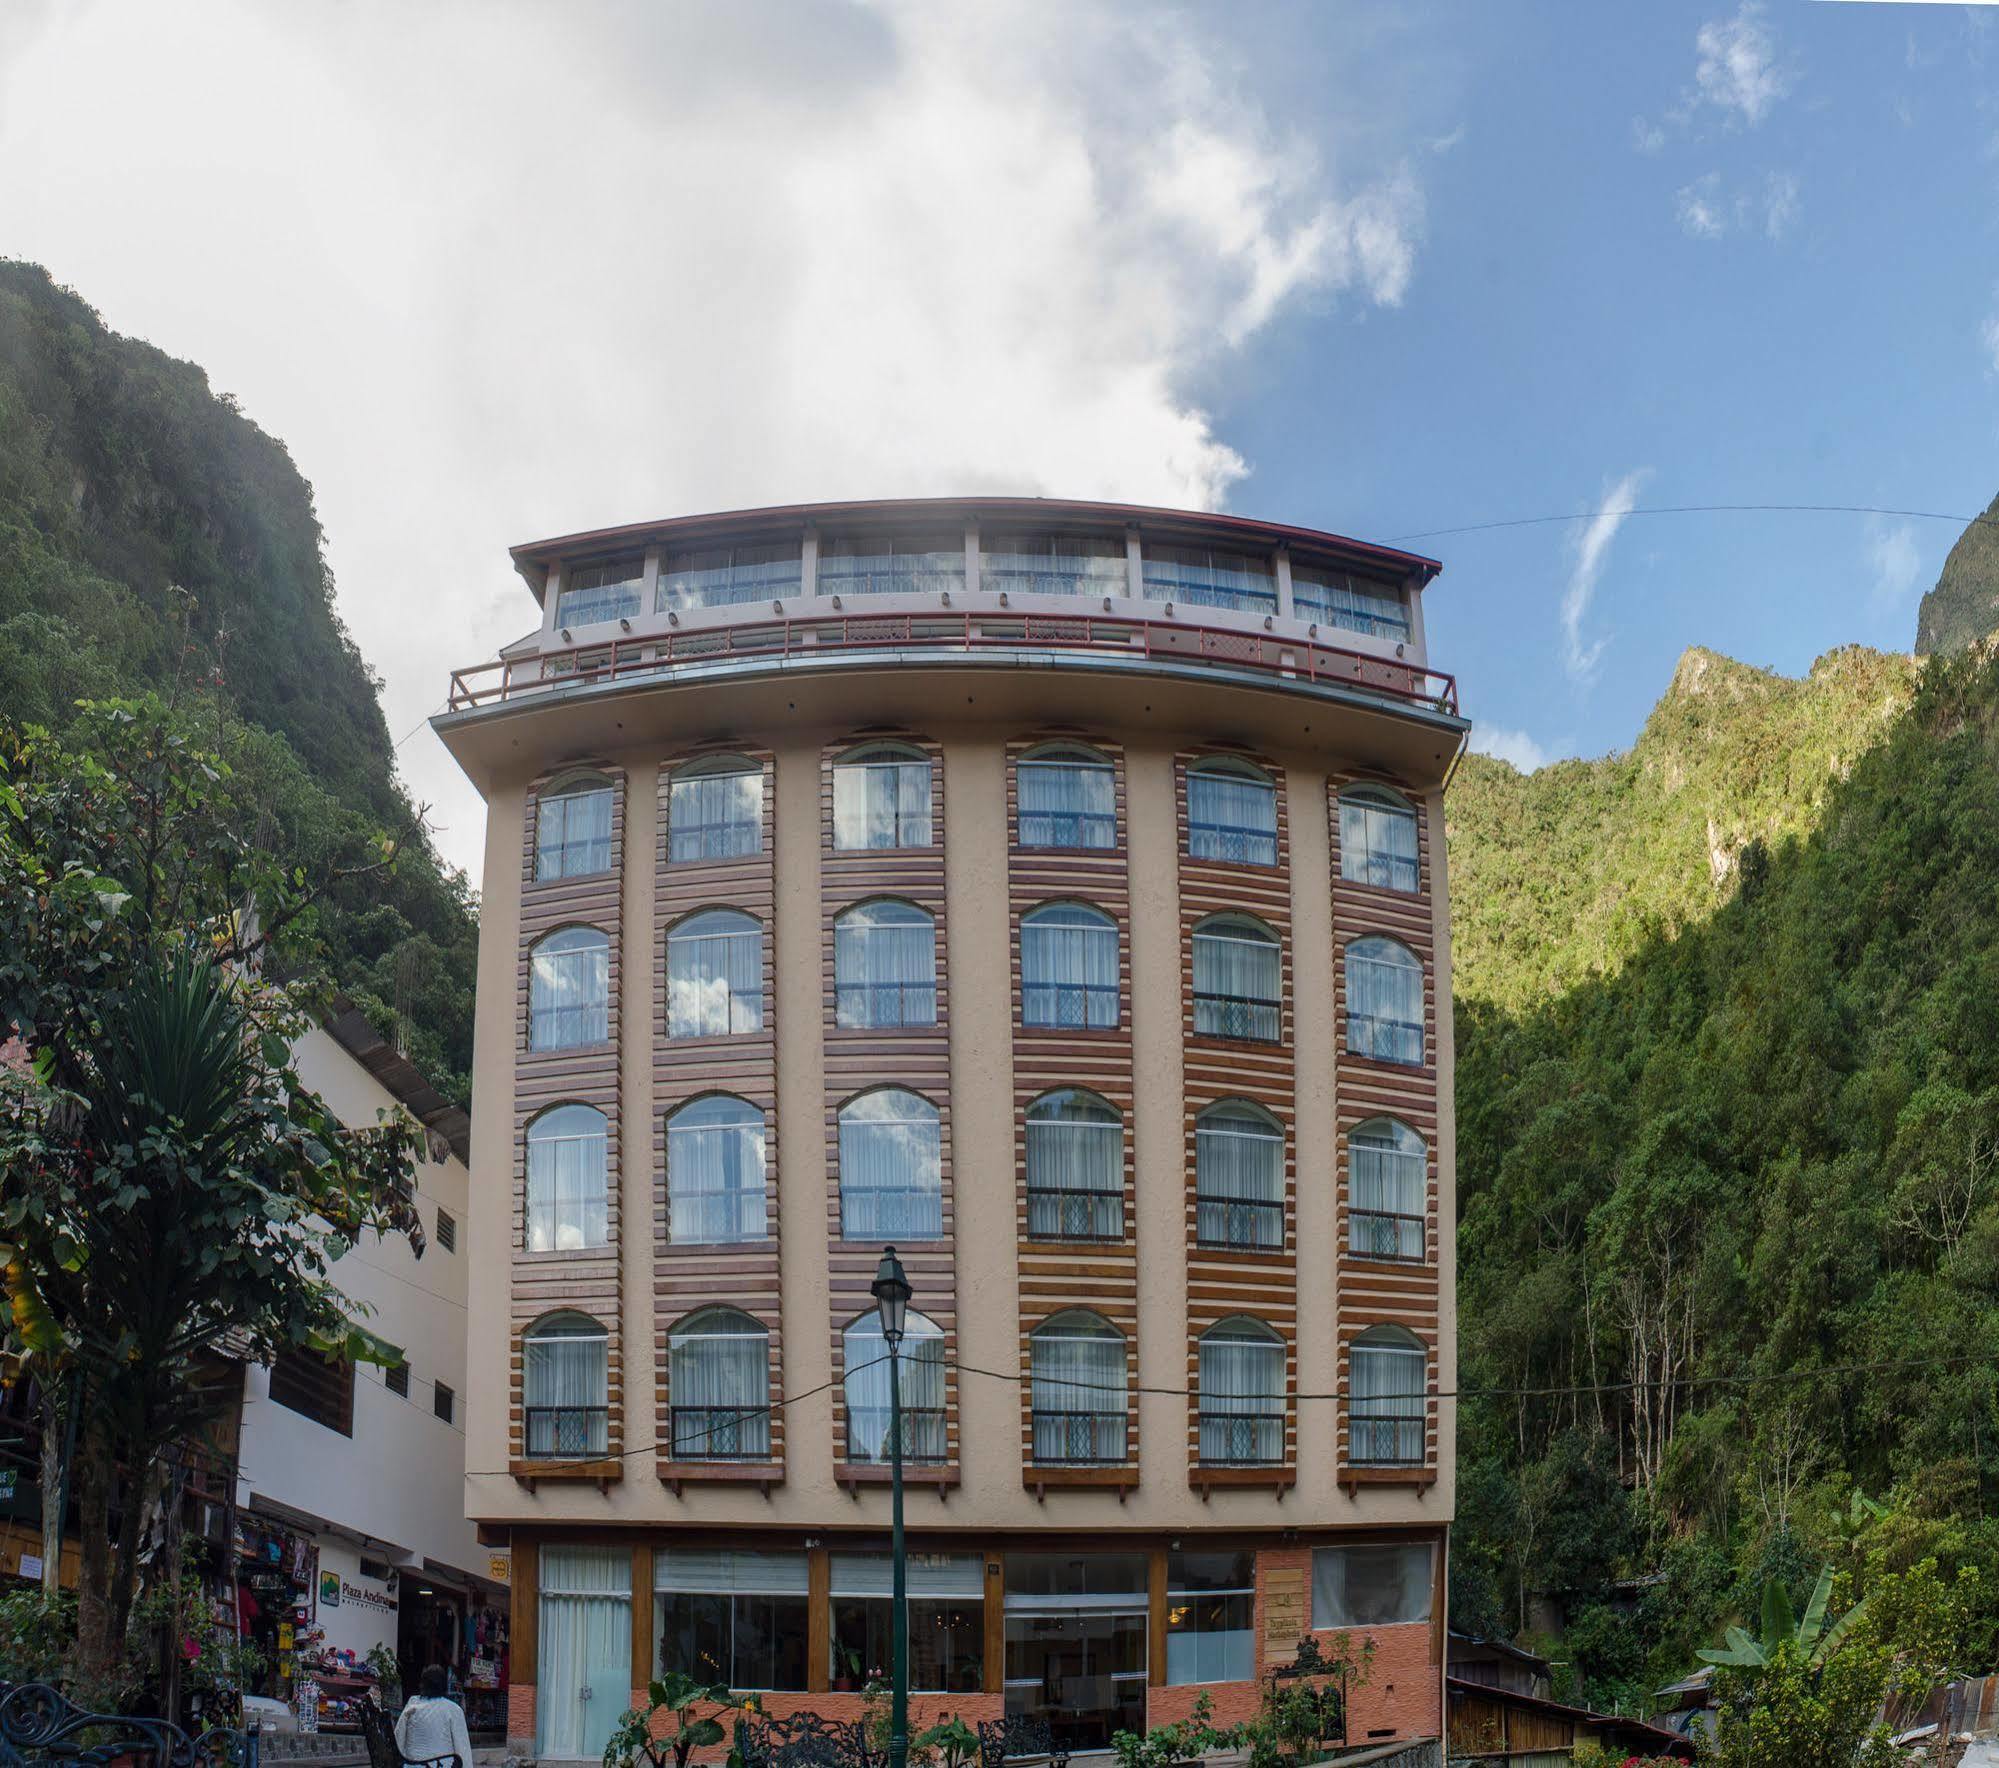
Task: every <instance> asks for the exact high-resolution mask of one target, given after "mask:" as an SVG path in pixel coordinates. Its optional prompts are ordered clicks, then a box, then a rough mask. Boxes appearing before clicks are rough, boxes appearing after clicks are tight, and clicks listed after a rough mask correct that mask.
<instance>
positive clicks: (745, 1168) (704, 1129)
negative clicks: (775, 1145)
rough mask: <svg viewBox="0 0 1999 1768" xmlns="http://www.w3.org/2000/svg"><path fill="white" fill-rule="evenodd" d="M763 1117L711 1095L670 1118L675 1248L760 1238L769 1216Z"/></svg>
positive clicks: (670, 1226)
mask: <svg viewBox="0 0 1999 1768" xmlns="http://www.w3.org/2000/svg"><path fill="white" fill-rule="evenodd" d="M764 1186H765V1178H764V1114H763V1113H762V1112H761V1111H759V1110H758V1109H757V1108H756V1107H755V1106H754V1105H752V1104H750V1103H749V1102H748V1101H747V1100H743V1099H736V1098H732V1097H730V1096H729V1095H728V1094H726V1093H712V1094H710V1095H709V1096H708V1097H707V1098H705V1099H695V1100H693V1101H691V1102H690V1103H688V1104H686V1105H683V1106H681V1108H680V1109H679V1110H678V1111H676V1112H675V1113H674V1114H673V1115H672V1116H671V1117H669V1118H668V1119H667V1120H666V1198H667V1227H666V1234H667V1238H668V1239H669V1240H671V1241H672V1242H673V1243H674V1244H675V1245H676V1246H721V1245H727V1244H729V1243H731V1242H733V1241H740V1240H761V1239H763V1237H764V1235H765V1234H766V1233H767V1232H768V1231H769V1230H768V1227H767V1225H766V1215H765V1206H764V1199H765V1190H764Z"/></svg>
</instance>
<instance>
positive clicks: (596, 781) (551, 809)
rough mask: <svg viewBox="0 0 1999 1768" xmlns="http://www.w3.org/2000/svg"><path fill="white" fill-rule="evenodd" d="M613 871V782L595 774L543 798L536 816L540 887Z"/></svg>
mask: <svg viewBox="0 0 1999 1768" xmlns="http://www.w3.org/2000/svg"><path fill="white" fill-rule="evenodd" d="M610 869H611V786H610V782H609V781H608V780H603V779H600V778H598V777H597V776H595V775H594V774H593V775H590V776H588V777H586V778H582V779H574V780H565V781H563V782H562V783H561V784H560V785H557V786H555V787H553V788H551V789H550V790H548V791H545V792H543V793H541V794H540V795H539V796H538V797H537V798H536V799H535V811H534V881H535V882H536V883H537V884H546V883H548V882H549V881H550V880H551V879H554V878H582V877H588V876H589V875H591V874H593V873H596V872H608V871H609V870H610Z"/></svg>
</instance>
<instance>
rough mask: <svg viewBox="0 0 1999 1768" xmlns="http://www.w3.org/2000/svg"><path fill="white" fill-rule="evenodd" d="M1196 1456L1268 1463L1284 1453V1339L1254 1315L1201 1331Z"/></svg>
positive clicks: (1220, 1462)
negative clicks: (1198, 1452) (1199, 1400)
mask: <svg viewBox="0 0 1999 1768" xmlns="http://www.w3.org/2000/svg"><path fill="white" fill-rule="evenodd" d="M1200 1396H1201V1402H1200V1404H1201V1461H1202V1463H1203V1464H1204V1465H1206V1466H1215V1467H1268V1466H1272V1465H1274V1464H1275V1463H1277V1462H1280V1461H1282V1460H1283V1459H1284V1345H1283V1341H1282V1340H1280V1339H1279V1338H1278V1336H1277V1334H1276V1333H1274V1332H1273V1331H1271V1329H1270V1328H1269V1327H1268V1326H1266V1325H1264V1324H1263V1323H1262V1321H1260V1320H1244V1319H1236V1320H1224V1321H1222V1322H1221V1323H1220V1324H1219V1325H1216V1326H1211V1327H1209V1328H1208V1330H1207V1331H1206V1332H1204V1333H1202V1334H1201V1342H1200Z"/></svg>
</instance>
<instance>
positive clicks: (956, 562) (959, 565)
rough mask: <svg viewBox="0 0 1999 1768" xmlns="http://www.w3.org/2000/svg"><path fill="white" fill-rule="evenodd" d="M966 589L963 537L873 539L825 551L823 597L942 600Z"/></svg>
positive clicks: (833, 543) (827, 544) (835, 543)
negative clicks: (924, 597) (934, 597)
mask: <svg viewBox="0 0 1999 1768" xmlns="http://www.w3.org/2000/svg"><path fill="white" fill-rule="evenodd" d="M964 587H965V537H964V535H962V534H870V535H863V536H856V537H851V538H848V539H842V540H828V541H824V542H822V543H821V545H820V548H819V583H818V593H819V594H820V595H942V594H944V593H946V592H947V591H950V590H958V589H963V588H964Z"/></svg>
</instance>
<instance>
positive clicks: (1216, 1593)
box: [1166, 1553, 1256, 1686]
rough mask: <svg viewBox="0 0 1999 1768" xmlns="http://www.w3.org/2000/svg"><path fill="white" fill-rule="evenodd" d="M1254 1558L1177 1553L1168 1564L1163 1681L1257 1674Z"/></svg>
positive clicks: (1245, 1677)
mask: <svg viewBox="0 0 1999 1768" xmlns="http://www.w3.org/2000/svg"><path fill="white" fill-rule="evenodd" d="M1255 1613H1256V1555H1255V1554H1253V1553H1175V1554H1173V1555H1172V1556H1171V1557H1170V1558H1169V1559H1168V1560H1167V1562H1166V1680H1167V1681H1168V1682H1169V1683H1171V1684H1174V1685H1175V1686H1183V1685H1185V1684H1187V1683H1190V1682H1247V1681H1249V1680H1250V1678H1252V1677H1253V1676H1254V1675H1255V1674H1256V1622H1255Z"/></svg>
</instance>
